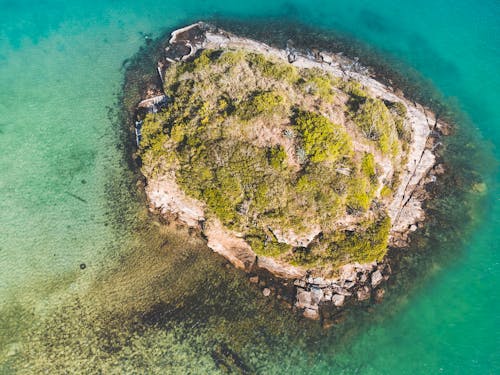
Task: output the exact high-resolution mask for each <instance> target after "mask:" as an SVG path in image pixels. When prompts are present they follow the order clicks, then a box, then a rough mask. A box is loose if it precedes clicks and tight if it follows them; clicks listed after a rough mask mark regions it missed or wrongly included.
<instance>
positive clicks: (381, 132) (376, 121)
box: [354, 98, 399, 155]
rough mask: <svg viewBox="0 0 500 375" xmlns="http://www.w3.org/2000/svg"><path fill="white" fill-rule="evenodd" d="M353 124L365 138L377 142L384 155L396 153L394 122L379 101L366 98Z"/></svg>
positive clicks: (396, 141) (396, 142)
mask: <svg viewBox="0 0 500 375" xmlns="http://www.w3.org/2000/svg"><path fill="white" fill-rule="evenodd" d="M354 122H355V123H356V125H357V126H358V127H359V129H360V130H361V131H362V132H363V135H364V136H365V137H366V138H368V139H370V140H373V141H375V142H377V145H378V146H379V148H380V150H381V151H382V152H383V153H384V154H389V153H390V154H393V155H396V154H397V153H398V146H399V143H398V140H397V137H396V134H395V133H396V131H395V124H394V120H393V119H392V117H391V114H390V113H389V110H388V109H387V107H386V106H385V105H384V103H383V102H382V101H381V100H379V99H374V98H367V99H366V100H365V101H364V103H363V104H362V105H361V106H360V108H359V110H358V112H357V113H356V115H355V116H354Z"/></svg>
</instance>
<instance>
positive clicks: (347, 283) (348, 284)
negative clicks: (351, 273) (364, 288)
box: [343, 281, 356, 289]
mask: <svg viewBox="0 0 500 375" xmlns="http://www.w3.org/2000/svg"><path fill="white" fill-rule="evenodd" d="M355 285H356V282H355V281H344V283H343V287H344V288H345V289H351V288H352V287H354V286H355Z"/></svg>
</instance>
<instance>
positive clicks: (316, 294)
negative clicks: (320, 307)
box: [311, 288, 324, 305]
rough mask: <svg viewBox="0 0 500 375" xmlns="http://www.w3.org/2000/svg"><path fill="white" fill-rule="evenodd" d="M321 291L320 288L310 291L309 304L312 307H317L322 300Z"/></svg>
mask: <svg viewBox="0 0 500 375" xmlns="http://www.w3.org/2000/svg"><path fill="white" fill-rule="evenodd" d="M323 295H324V294H323V290H322V289H320V288H312V289H311V302H312V303H313V305H317V304H319V303H320V302H321V300H322V299H323Z"/></svg>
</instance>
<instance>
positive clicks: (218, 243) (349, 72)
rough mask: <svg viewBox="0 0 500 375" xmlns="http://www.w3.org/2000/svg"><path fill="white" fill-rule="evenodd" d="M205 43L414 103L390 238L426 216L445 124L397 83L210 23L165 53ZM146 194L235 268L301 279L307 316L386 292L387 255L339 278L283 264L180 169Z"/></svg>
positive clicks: (176, 37) (302, 239) (297, 282)
mask: <svg viewBox="0 0 500 375" xmlns="http://www.w3.org/2000/svg"><path fill="white" fill-rule="evenodd" d="M205 48H213V49H217V48H230V49H231V48H234V49H236V48H244V49H246V50H249V51H254V52H258V53H262V54H264V55H271V56H274V57H277V58H280V59H283V60H286V61H289V62H291V64H293V65H295V66H297V67H304V68H312V67H317V68H320V69H324V70H326V71H328V72H330V73H331V74H332V75H334V76H337V77H341V78H343V79H346V78H352V79H354V80H357V81H359V82H360V83H361V84H362V85H364V86H365V87H366V88H367V89H368V90H369V91H370V93H371V94H372V95H374V96H376V97H379V98H381V99H384V100H389V101H399V102H403V103H404V105H405V106H406V108H407V121H408V124H409V126H410V128H411V129H412V141H411V143H410V149H409V154H408V160H407V163H406V165H405V167H404V168H403V171H402V173H401V176H400V184H399V185H398V189H397V191H396V192H395V193H394V200H393V201H392V202H391V204H390V206H389V207H388V212H389V216H390V218H391V221H392V232H391V237H397V239H398V240H400V238H401V236H402V234H403V236H405V235H406V233H407V232H409V231H412V230H414V228H416V226H415V224H417V223H419V222H421V221H423V220H424V218H425V213H424V211H423V209H422V197H421V196H419V194H416V192H417V191H418V190H419V187H422V185H423V182H424V180H425V177H426V176H427V175H428V173H429V171H430V170H431V169H432V167H433V166H434V165H435V156H434V154H433V153H432V151H431V150H430V149H429V148H428V143H429V142H428V140H429V136H430V134H431V130H432V129H433V128H435V127H436V126H439V124H437V123H436V120H435V119H434V118H433V116H432V114H431V113H428V112H426V109H425V108H423V107H422V106H420V105H418V104H414V103H412V102H410V101H408V100H406V99H405V98H404V97H401V96H398V95H396V94H395V93H394V92H393V90H392V88H390V87H387V86H385V85H383V84H382V83H380V82H378V81H376V80H375V79H373V78H372V77H370V76H369V75H368V74H365V73H359V71H360V70H362V69H359V67H358V68H357V69H353V68H352V67H353V66H354V63H353V62H352V61H349V60H347V59H346V58H345V57H343V56H340V55H335V54H330V53H327V52H321V53H320V54H319V56H320V57H321V58H320V59H315V58H314V57H312V56H310V55H304V54H301V53H300V52H298V51H290V50H288V49H287V50H286V51H285V50H279V49H276V48H273V47H270V46H268V45H266V44H264V43H261V42H257V41H254V40H250V39H245V38H241V37H238V36H235V35H233V34H230V33H227V32H225V31H222V30H216V29H215V28H213V27H211V26H209V25H207V24H204V23H197V24H194V25H190V26H188V27H185V28H182V29H179V30H176V31H174V32H173V33H172V38H171V39H170V47H168V48H167V54H168V52H169V50H170V52H171V56H166V57H165V61H166V62H168V61H171V60H172V56H174V55H175V54H173V52H172V51H174V50H175V53H176V54H177V56H175V59H177V60H185V59H187V58H189V57H190V56H193V55H194V54H195V53H196V52H197V51H198V50H199V49H205ZM179 51H181V52H179ZM291 53H293V56H292V57H291ZM162 65H163V64H162ZM160 76H162V72H160ZM382 167H383V168H384V166H382ZM387 169H388V170H389V168H387ZM420 190H422V189H420ZM146 193H147V195H148V198H149V200H150V203H151V208H152V209H155V210H158V211H159V212H160V213H162V214H164V215H174V216H175V217H176V218H177V219H178V220H179V221H180V222H182V223H184V224H186V225H187V226H190V227H194V228H200V229H201V230H202V232H203V234H204V235H205V236H206V238H207V245H208V246H209V247H210V248H211V249H212V250H213V251H215V252H217V253H219V254H221V255H222V256H224V257H225V258H227V259H228V260H229V261H230V262H231V263H232V264H233V265H234V266H235V267H237V268H240V269H243V270H245V271H247V272H254V271H256V270H259V269H261V270H266V271H268V272H270V273H271V274H273V275H275V276H276V277H278V278H281V279H286V280H294V286H295V288H296V299H295V306H296V307H297V308H299V309H302V310H303V312H304V316H306V317H307V318H312V319H317V318H319V316H320V308H321V306H331V307H333V308H334V309H342V308H343V307H344V306H345V305H347V304H349V303H364V302H366V301H370V300H375V301H378V300H379V299H380V298H382V297H383V295H384V289H383V288H382V287H383V283H384V281H386V280H387V278H388V277H389V274H390V273H391V270H390V267H389V265H388V264H387V263H385V262H384V261H382V262H380V263H377V262H373V263H369V264H357V263H356V264H348V265H345V266H344V267H342V268H341V270H340V276H339V277H338V278H335V279H324V278H321V277H312V276H310V275H309V273H308V270H306V269H303V268H300V267H294V266H291V265H290V264H283V263H282V262H279V261H277V260H275V259H272V258H269V257H263V256H256V254H255V253H254V252H253V251H252V249H251V247H250V246H249V245H248V244H247V243H246V242H245V241H244V240H243V238H241V235H239V234H238V233H235V232H233V231H230V230H228V229H227V228H224V227H223V225H222V224H221V223H220V221H218V220H217V219H213V218H208V219H207V218H206V215H205V212H204V211H205V210H204V205H203V204H202V203H201V202H199V201H197V200H195V199H193V198H190V197H187V196H186V195H185V193H184V192H182V191H181V190H180V189H179V187H178V186H177V184H176V183H175V176H174V175H169V176H161V177H159V178H156V179H155V178H148V185H147V187H146ZM420 195H421V194H420ZM270 230H271V231H272V232H273V234H274V235H275V236H276V238H277V239H278V240H281V241H283V242H287V243H290V244H292V245H294V246H307V244H309V243H310V242H311V241H312V240H313V239H314V237H316V236H317V235H318V231H315V230H313V231H311V232H310V233H307V234H301V235H300V236H298V235H296V234H294V233H282V232H281V231H279V230H277V229H273V228H270ZM268 294H269V293H268Z"/></svg>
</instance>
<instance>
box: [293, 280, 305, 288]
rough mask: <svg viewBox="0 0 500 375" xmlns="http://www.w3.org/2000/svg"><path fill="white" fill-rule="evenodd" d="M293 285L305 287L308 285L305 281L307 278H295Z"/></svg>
mask: <svg viewBox="0 0 500 375" xmlns="http://www.w3.org/2000/svg"><path fill="white" fill-rule="evenodd" d="M293 285H295V286H298V287H301V288H305V287H306V282H305V280H302V279H297V280H295V281H294V282H293Z"/></svg>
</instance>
